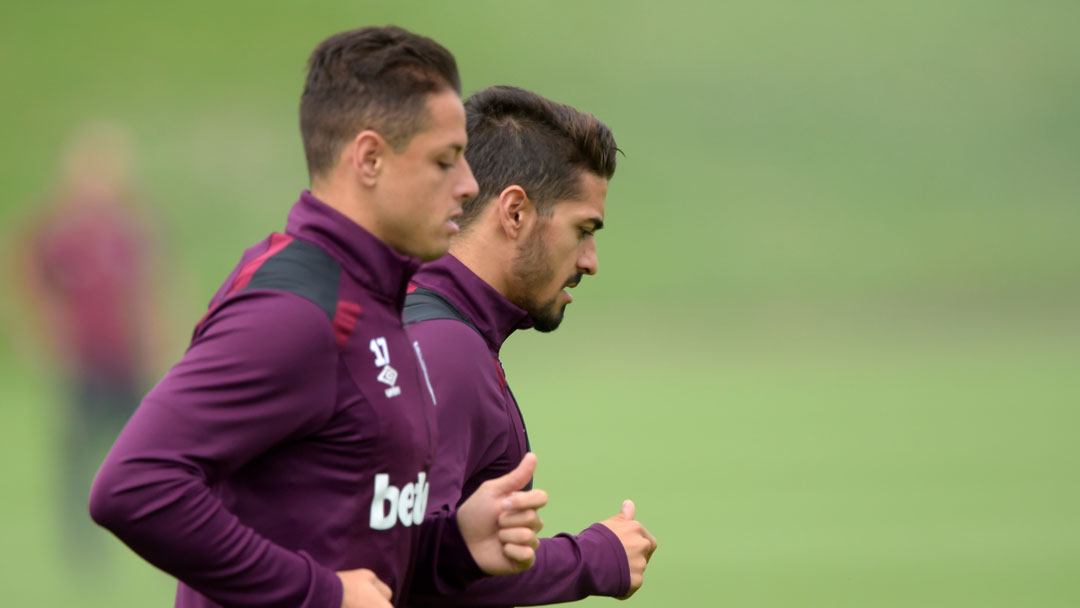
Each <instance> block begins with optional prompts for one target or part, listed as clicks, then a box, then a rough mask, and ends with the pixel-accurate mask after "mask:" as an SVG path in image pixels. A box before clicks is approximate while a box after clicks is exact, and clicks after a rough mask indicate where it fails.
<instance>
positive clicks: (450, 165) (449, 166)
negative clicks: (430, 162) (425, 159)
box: [436, 160, 454, 171]
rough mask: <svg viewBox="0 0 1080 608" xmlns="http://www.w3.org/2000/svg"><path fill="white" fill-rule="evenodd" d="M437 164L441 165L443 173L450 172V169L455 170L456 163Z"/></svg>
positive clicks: (440, 162) (441, 162)
mask: <svg viewBox="0 0 1080 608" xmlns="http://www.w3.org/2000/svg"><path fill="white" fill-rule="evenodd" d="M436 162H437V163H439V168H440V169H442V170H443V171H449V170H450V169H453V168H454V163H447V162H443V161H441V160H440V161H436Z"/></svg>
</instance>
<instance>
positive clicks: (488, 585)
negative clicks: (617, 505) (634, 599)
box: [411, 524, 630, 607]
mask: <svg viewBox="0 0 1080 608" xmlns="http://www.w3.org/2000/svg"><path fill="white" fill-rule="evenodd" d="M629 589H630V564H629V562H628V561H627V559H626V552H625V551H624V550H623V547H622V543H620V542H619V539H618V537H617V536H615V533H614V532H612V531H611V530H609V529H608V528H607V527H606V526H604V525H603V524H593V525H592V526H590V527H588V528H586V529H585V530H584V531H582V532H581V534H578V535H576V536H575V535H571V534H559V535H557V536H555V537H553V538H545V539H542V540H541V541H540V549H539V550H538V551H537V552H536V563H535V564H533V567H532V568H529V569H528V570H526V571H524V572H522V573H520V574H512V575H507V576H491V577H487V578H482V579H479V580H476V581H474V582H472V583H469V584H468V585H466V586H464V587H463V588H461V589H458V590H455V589H453V588H449V587H444V588H442V589H439V592H438V593H432V592H431V591H432V590H430V589H427V590H420V589H416V591H415V595H414V598H413V601H412V602H411V605H414V606H476V607H495V606H539V605H544V604H557V603H560V602H572V601H576V600H580V599H584V598H585V597H588V596H590V595H606V596H613V597H617V596H620V595H623V594H625V593H626V592H627V591H629Z"/></svg>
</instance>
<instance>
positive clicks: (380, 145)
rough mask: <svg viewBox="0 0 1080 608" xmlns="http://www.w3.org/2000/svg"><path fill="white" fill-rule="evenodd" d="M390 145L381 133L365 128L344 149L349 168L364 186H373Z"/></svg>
mask: <svg viewBox="0 0 1080 608" xmlns="http://www.w3.org/2000/svg"><path fill="white" fill-rule="evenodd" d="M389 150H390V145H389V144H388V143H387V142H386V140H385V139H383V137H382V135H379V134H378V133H377V132H375V131H372V130H371V129H367V130H364V131H361V132H360V133H359V134H357V136H356V137H354V138H353V140H352V141H351V142H349V145H348V146H347V147H346V149H345V154H346V155H347V159H348V165H349V168H350V169H352V172H353V174H354V175H355V176H356V178H357V180H359V181H360V183H361V184H363V185H364V186H369V187H370V186H374V185H375V182H376V181H377V179H378V177H379V174H380V173H381V172H382V169H383V165H384V163H385V157H386V153H387V152H388V151H389Z"/></svg>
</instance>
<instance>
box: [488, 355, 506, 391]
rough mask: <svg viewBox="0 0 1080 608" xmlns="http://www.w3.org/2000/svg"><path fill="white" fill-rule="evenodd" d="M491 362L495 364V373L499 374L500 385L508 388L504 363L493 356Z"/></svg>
mask: <svg viewBox="0 0 1080 608" xmlns="http://www.w3.org/2000/svg"><path fill="white" fill-rule="evenodd" d="M491 362H492V363H494V364H495V373H496V374H498V375H499V385H500V386H502V387H503V388H506V374H504V373H503V368H502V365H500V364H499V359H498V358H496V357H492V358H491Z"/></svg>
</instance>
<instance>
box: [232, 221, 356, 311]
mask: <svg viewBox="0 0 1080 608" xmlns="http://www.w3.org/2000/svg"><path fill="white" fill-rule="evenodd" d="M340 283H341V264H340V263H338V261H337V260H335V259H334V258H332V257H330V254H328V253H326V252H325V251H323V250H322V249H320V248H319V247H317V246H315V245H312V244H311V243H308V242H307V241H301V240H299V239H296V240H294V241H293V242H291V243H289V244H288V245H286V246H285V247H284V248H283V249H282V250H281V251H279V252H278V253H277V254H275V255H274V256H273V257H271V258H270V259H268V260H266V261H265V262H263V265H262V266H259V268H258V270H256V271H255V274H254V275H252V277H251V282H250V283H248V284H247V286H245V287H244V289H278V290H281V291H288V292H290V293H295V294H296V295H298V296H303V297H305V298H307V299H309V300H311V301H312V302H314V303H315V305H316V306H318V307H319V308H321V309H322V310H323V312H325V313H326V316H327V317H329V318H330V319H331V320H332V319H333V318H334V313H336V312H337V302H338V286H339V284H340Z"/></svg>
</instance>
